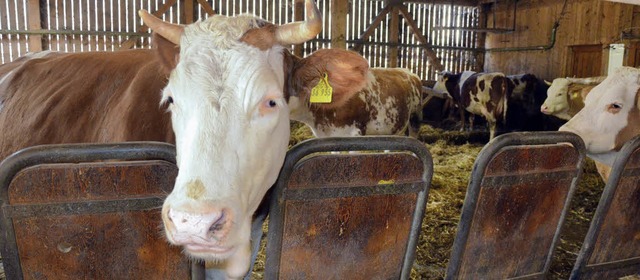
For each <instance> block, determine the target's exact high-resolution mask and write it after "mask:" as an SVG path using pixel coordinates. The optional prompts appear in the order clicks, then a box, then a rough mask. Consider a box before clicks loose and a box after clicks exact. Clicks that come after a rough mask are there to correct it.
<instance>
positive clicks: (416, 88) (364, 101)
mask: <svg viewBox="0 0 640 280" xmlns="http://www.w3.org/2000/svg"><path fill="white" fill-rule="evenodd" d="M332 53H333V51H331V50H319V51H317V52H315V53H314V54H312V55H311V56H310V57H308V58H305V59H306V60H307V61H308V62H307V63H311V64H314V63H316V59H318V60H320V61H326V60H329V59H336V63H342V62H341V61H339V59H340V58H338V57H333V56H334V55H333V54H332ZM296 70H298V69H296ZM304 70H305V71H309V69H304ZM313 70H314V71H319V70H321V69H313ZM304 75H306V76H308V77H317V78H319V77H322V75H323V73H322V72H314V73H305V74H304ZM338 78H340V77H336V79H338ZM316 81H317V80H316ZM314 82H315V81H314ZM314 82H312V83H306V84H302V83H296V84H292V85H290V86H291V87H292V88H291V92H293V93H295V95H292V96H291V99H290V101H289V103H290V104H291V108H292V109H291V119H293V120H297V121H300V122H303V123H305V124H307V125H308V126H310V127H311V130H312V131H313V134H314V135H315V136H316V137H329V136H361V135H394V134H403V133H407V134H410V135H412V136H415V135H416V132H417V131H418V128H419V124H420V121H421V119H422V110H421V106H420V105H421V100H422V97H421V95H422V81H421V80H420V77H418V76H417V75H415V74H413V73H411V72H410V71H408V70H406V69H401V68H373V69H370V70H369V71H368V72H367V84H366V86H365V87H364V88H363V89H362V90H361V91H360V92H358V93H357V94H355V95H353V96H351V97H350V98H349V99H344V100H339V101H337V102H335V101H334V102H333V105H327V104H320V106H319V105H318V104H316V103H311V102H310V98H309V96H310V95H311V87H309V86H308V85H314ZM316 83H317V82H316ZM330 84H331V83H330ZM409 124H411V127H409Z"/></svg>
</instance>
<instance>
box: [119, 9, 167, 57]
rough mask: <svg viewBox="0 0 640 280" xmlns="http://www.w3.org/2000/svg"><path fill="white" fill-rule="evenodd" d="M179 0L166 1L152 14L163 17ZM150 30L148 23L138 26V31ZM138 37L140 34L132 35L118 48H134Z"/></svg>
mask: <svg viewBox="0 0 640 280" xmlns="http://www.w3.org/2000/svg"><path fill="white" fill-rule="evenodd" d="M177 1H178V0H167V3H164V5H162V6H161V7H160V8H158V10H157V11H155V12H153V13H152V14H153V15H154V16H157V17H161V16H162V14H164V13H166V12H167V11H168V10H169V8H171V6H173V5H175V4H176V2H177ZM136 16H137V14H136ZM148 30H149V27H148V26H147V25H146V24H142V25H140V26H138V32H147V31H148ZM138 39H140V36H131V37H130V38H129V39H128V40H126V41H124V42H122V44H121V45H120V48H118V50H126V49H130V48H133V46H135V45H136V42H137V41H138Z"/></svg>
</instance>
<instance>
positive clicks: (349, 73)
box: [294, 49, 369, 109]
mask: <svg viewBox="0 0 640 280" xmlns="http://www.w3.org/2000/svg"><path fill="white" fill-rule="evenodd" d="M368 73H369V64H368V63H367V61H366V60H365V59H364V58H363V57H362V56H361V55H360V54H358V53H356V52H353V51H348V50H342V49H323V50H318V51H316V52H314V53H313V54H311V55H310V56H308V57H306V58H304V59H302V61H301V62H300V63H299V66H298V69H297V70H296V73H295V74H294V79H296V80H297V81H298V82H299V83H302V84H301V87H299V89H300V91H301V92H297V95H299V97H301V98H304V99H307V100H308V99H309V98H310V96H311V90H312V89H313V88H314V87H315V86H317V85H318V83H319V82H320V81H321V80H322V79H324V77H325V74H326V77H327V80H328V82H329V85H330V86H331V88H332V100H331V103H314V104H315V105H317V106H319V107H322V108H325V109H331V108H338V107H341V106H343V105H344V104H345V103H346V102H347V101H348V100H349V99H350V98H351V97H352V96H354V95H355V94H356V93H357V92H359V91H360V90H362V89H363V88H364V87H365V85H366V84H367V76H368Z"/></svg>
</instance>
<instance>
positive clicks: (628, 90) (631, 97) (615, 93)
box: [560, 67, 640, 166]
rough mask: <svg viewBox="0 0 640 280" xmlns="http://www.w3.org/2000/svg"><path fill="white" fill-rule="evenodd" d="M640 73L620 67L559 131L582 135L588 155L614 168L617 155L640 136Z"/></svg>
mask: <svg viewBox="0 0 640 280" xmlns="http://www.w3.org/2000/svg"><path fill="white" fill-rule="evenodd" d="M639 89H640V69H635V68H632V67H621V68H619V69H617V70H616V71H615V72H614V74H612V75H610V76H609V77H607V78H606V79H605V80H604V81H603V82H602V83H600V84H599V85H598V86H596V87H594V88H593V89H592V90H591V92H590V93H589V95H588V96H587V97H586V99H585V106H584V108H583V109H582V110H580V112H578V113H577V114H576V115H575V116H574V117H573V118H571V120H569V122H567V123H566V124H565V125H563V126H562V127H560V130H561V131H569V132H573V133H575V134H577V135H579V136H580V137H581V138H582V139H583V140H584V142H585V145H586V148H587V152H588V153H589V155H590V156H591V157H593V158H595V159H597V160H599V161H601V162H603V163H605V164H607V165H609V166H610V165H612V164H613V160H614V159H615V156H613V155H614V154H615V152H616V151H618V150H619V149H620V148H621V147H622V145H623V144H624V143H625V142H627V141H628V140H629V139H631V138H633V137H634V136H636V135H638V134H640V98H639V97H640V91H639Z"/></svg>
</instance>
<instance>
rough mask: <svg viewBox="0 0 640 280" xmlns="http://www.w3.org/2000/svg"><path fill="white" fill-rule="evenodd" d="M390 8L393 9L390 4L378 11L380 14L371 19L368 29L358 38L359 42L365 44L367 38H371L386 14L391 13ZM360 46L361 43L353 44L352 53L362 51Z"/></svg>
mask: <svg viewBox="0 0 640 280" xmlns="http://www.w3.org/2000/svg"><path fill="white" fill-rule="evenodd" d="M392 8H393V5H390V4H389V5H386V6H384V8H383V9H382V11H380V13H378V15H377V16H376V17H375V18H374V19H373V22H371V25H369V27H367V29H366V30H365V31H364V33H362V35H361V36H360V41H362V42H366V41H367V40H368V39H369V37H371V35H372V34H373V32H374V31H375V30H376V28H378V26H379V25H380V22H382V20H383V19H385V18H386V17H387V14H388V13H389V12H391V9H392ZM362 46H363V44H362V43H357V44H355V45H354V46H353V48H352V49H353V50H354V51H357V52H360V51H362Z"/></svg>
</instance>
